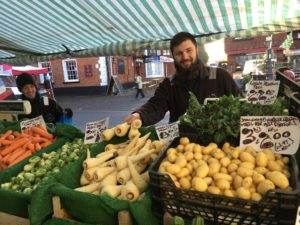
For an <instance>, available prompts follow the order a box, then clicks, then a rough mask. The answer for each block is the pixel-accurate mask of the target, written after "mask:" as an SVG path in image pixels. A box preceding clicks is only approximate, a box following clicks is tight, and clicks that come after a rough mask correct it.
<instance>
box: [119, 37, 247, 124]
mask: <svg viewBox="0 0 300 225" xmlns="http://www.w3.org/2000/svg"><path fill="white" fill-rule="evenodd" d="M170 50H171V53H172V56H173V58H174V64H175V68H176V73H175V75H174V76H173V77H172V78H165V79H164V80H163V81H162V82H161V83H160V84H159V86H158V88H157V89H156V90H155V93H154V96H153V97H152V98H150V99H149V100H148V101H147V102H146V103H145V104H144V105H143V106H142V107H140V108H139V109H137V110H135V111H134V112H133V113H132V114H131V115H129V116H127V117H126V118H125V119H124V120H125V121H126V122H128V123H131V122H132V121H133V120H134V119H137V118H140V119H141V120H142V122H143V125H144V126H148V125H152V124H155V123H157V122H159V121H160V120H162V119H163V118H164V116H165V113H166V112H167V111H169V112H170V118H169V122H170V123H171V122H175V121H177V120H178V118H179V117H180V116H181V115H183V114H184V113H185V112H186V109H187V107H188V101H189V97H190V96H189V91H191V92H193V93H194V94H195V95H196V96H197V98H198V100H199V102H200V103H201V104H202V103H203V102H204V99H205V98H208V97H220V96H222V95H231V94H232V95H234V96H238V95H241V93H240V91H239V89H238V87H237V86H236V84H235V82H234V80H233V78H232V77H231V75H230V74H229V73H228V72H227V71H226V70H224V69H222V68H217V67H206V66H204V64H203V63H202V61H201V60H200V59H199V58H198V54H197V43H196V40H195V38H194V36H193V35H191V34H190V33H187V32H180V33H178V34H176V35H175V36H174V37H173V38H172V40H171V42H170Z"/></svg>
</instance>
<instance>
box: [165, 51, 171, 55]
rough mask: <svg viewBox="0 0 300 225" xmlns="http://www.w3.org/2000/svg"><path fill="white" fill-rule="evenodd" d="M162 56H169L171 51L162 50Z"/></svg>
mask: <svg viewBox="0 0 300 225" xmlns="http://www.w3.org/2000/svg"><path fill="white" fill-rule="evenodd" d="M163 55H171V51H170V50H163Z"/></svg>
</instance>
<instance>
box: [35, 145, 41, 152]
mask: <svg viewBox="0 0 300 225" xmlns="http://www.w3.org/2000/svg"><path fill="white" fill-rule="evenodd" d="M34 148H35V151H36V152H38V151H40V150H41V149H42V146H41V145H40V143H35V145H34Z"/></svg>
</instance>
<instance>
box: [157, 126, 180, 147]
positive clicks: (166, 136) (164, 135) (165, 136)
mask: <svg viewBox="0 0 300 225" xmlns="http://www.w3.org/2000/svg"><path fill="white" fill-rule="evenodd" d="M178 124H179V121H176V122H174V123H170V124H166V125H161V126H157V127H155V130H156V134H157V136H158V138H159V140H160V141H162V142H164V143H165V144H168V143H170V142H172V141H173V139H174V138H176V137H179V126H178Z"/></svg>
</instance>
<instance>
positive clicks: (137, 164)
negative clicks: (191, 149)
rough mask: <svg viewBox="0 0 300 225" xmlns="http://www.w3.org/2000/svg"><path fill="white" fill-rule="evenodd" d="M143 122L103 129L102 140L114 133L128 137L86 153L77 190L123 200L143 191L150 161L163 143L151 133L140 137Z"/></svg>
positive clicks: (134, 198)
mask: <svg viewBox="0 0 300 225" xmlns="http://www.w3.org/2000/svg"><path fill="white" fill-rule="evenodd" d="M141 125H142V123H141V121H140V120H135V121H133V123H132V124H131V125H130V124H127V123H122V124H119V125H117V126H116V127H114V128H110V129H107V130H105V131H104V132H103V133H102V135H103V139H104V140H111V138H112V137H113V136H115V135H116V136H119V137H122V136H125V135H128V138H129V139H128V140H127V141H125V142H123V143H120V144H108V145H106V147H105V151H104V152H102V153H100V154H98V155H96V157H94V158H91V157H90V155H89V154H88V155H87V158H86V160H85V161H84V162H83V173H82V176H81V180H80V184H81V185H82V187H79V188H76V189H75V190H77V191H82V192H89V193H93V194H97V195H101V194H104V193H106V194H109V195H110V196H112V197H118V198H120V199H123V200H128V201H136V200H137V199H139V198H140V196H141V195H142V194H143V193H144V191H145V188H146V186H147V184H148V181H149V175H148V171H147V170H146V169H147V167H148V166H149V164H150V163H151V162H152V161H153V160H154V159H155V158H156V157H157V155H158V153H159V152H160V150H161V149H162V147H163V143H162V142H160V141H158V140H154V141H152V140H151V139H149V136H150V133H147V134H145V135H144V136H141V133H140V132H139V130H138V129H139V128H140V127H141Z"/></svg>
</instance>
